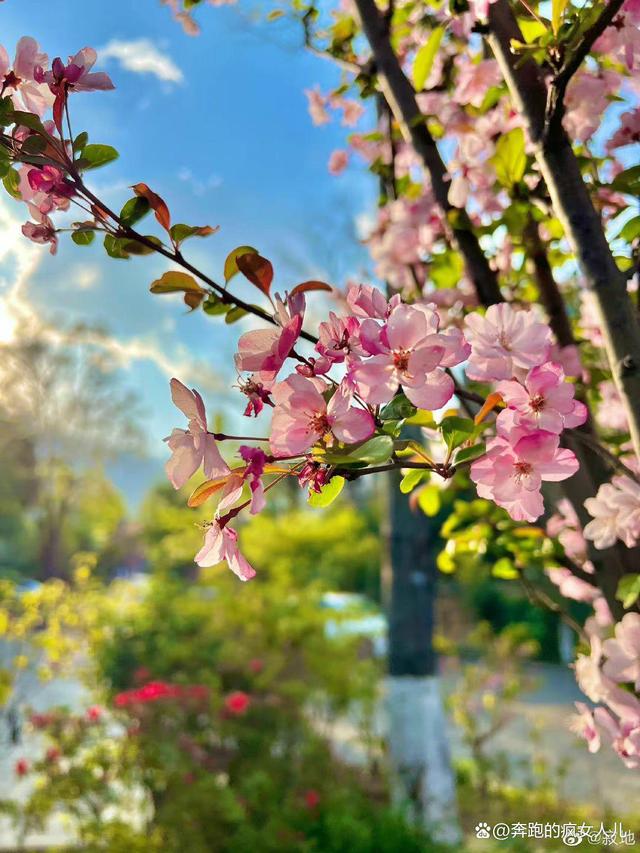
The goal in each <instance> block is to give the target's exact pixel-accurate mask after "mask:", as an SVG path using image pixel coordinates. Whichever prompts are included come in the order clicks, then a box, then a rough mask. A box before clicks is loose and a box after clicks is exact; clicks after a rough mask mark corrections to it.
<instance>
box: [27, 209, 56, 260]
mask: <svg viewBox="0 0 640 853" xmlns="http://www.w3.org/2000/svg"><path fill="white" fill-rule="evenodd" d="M32 212H33V211H32ZM39 218H40V221H39V222H37V223H35V222H25V223H24V225H23V226H22V233H23V234H24V236H25V237H27V238H28V239H29V240H32V241H33V242H34V243H42V244H43V245H44V244H46V243H50V244H51V248H50V250H49V251H50V252H51V254H52V255H55V253H56V251H57V249H58V237H57V234H56V229H55V227H54V225H53V222H52V221H51V220H50V219H49V217H48V216H46V215H44V214H42V215H41V216H40V217H39Z"/></svg>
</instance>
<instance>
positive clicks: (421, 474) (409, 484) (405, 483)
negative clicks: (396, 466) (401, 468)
mask: <svg viewBox="0 0 640 853" xmlns="http://www.w3.org/2000/svg"><path fill="white" fill-rule="evenodd" d="M428 476H429V472H428V471H421V470H420V469H419V468H411V469H410V470H409V471H407V473H406V474H405V475H404V477H403V478H402V480H400V491H401V492H402V494H403V495H408V494H409V492H412V491H413V490H414V489H415V487H416V486H417V485H419V484H420V483H421V482H422V481H423V479H425V478H428Z"/></svg>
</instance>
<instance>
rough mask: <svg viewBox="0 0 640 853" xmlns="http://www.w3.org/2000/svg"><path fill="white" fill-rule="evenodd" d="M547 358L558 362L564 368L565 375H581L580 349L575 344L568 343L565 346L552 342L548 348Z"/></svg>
mask: <svg viewBox="0 0 640 853" xmlns="http://www.w3.org/2000/svg"><path fill="white" fill-rule="evenodd" d="M549 360H550V361H555V362H556V364H559V365H560V366H561V367H562V369H563V370H564V373H565V376H572V377H579V376H582V364H581V362H580V350H579V349H578V347H577V346H576V345H575V344H568V345H567V346H566V347H561V346H558V344H553V345H552V346H551V347H550V349H549Z"/></svg>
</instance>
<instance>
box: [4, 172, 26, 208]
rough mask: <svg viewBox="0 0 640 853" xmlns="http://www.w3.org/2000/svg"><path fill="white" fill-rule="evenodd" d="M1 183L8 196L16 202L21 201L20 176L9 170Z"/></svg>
mask: <svg viewBox="0 0 640 853" xmlns="http://www.w3.org/2000/svg"><path fill="white" fill-rule="evenodd" d="M2 183H3V184H4V188H5V190H6V191H7V192H8V193H9V195H10V196H12V197H13V198H15V199H17V200H18V201H22V196H21V195H20V175H19V174H18V172H16V170H15V169H9V171H8V172H7V174H6V175H5V176H4V178H3V179H2Z"/></svg>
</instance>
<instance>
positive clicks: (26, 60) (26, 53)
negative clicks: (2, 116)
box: [0, 36, 52, 116]
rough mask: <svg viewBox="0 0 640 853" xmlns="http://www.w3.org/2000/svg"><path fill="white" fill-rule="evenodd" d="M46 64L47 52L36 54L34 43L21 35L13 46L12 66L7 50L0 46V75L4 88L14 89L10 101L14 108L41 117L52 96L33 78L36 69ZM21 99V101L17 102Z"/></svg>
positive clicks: (36, 43)
mask: <svg viewBox="0 0 640 853" xmlns="http://www.w3.org/2000/svg"><path fill="white" fill-rule="evenodd" d="M46 63H47V54H46V53H40V48H39V47H38V42H37V41H35V39H32V38H30V37H29V36H23V37H22V38H21V39H20V41H19V42H18V44H17V46H16V55H15V59H14V61H13V68H11V64H10V61H9V56H8V54H7V51H6V50H5V49H4V47H2V46H1V45H0V78H2V82H3V84H4V88H5V90H7V91H11V90H13V91H14V93H15V94H14V95H13V96H12V97H13V101H14V103H15V104H16V107H17V108H19V109H20V108H22V107H24V108H25V109H26V110H27V111H28V112H33V113H37V115H39V116H42V115H43V114H44V112H45V110H46V109H47V107H48V106H50V105H51V102H52V97H51V93H50V92H49V90H48V88H47V87H46V86H42V85H40V83H38V82H37V81H36V68H37V67H40V66H42V65H46ZM20 101H22V103H20Z"/></svg>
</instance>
